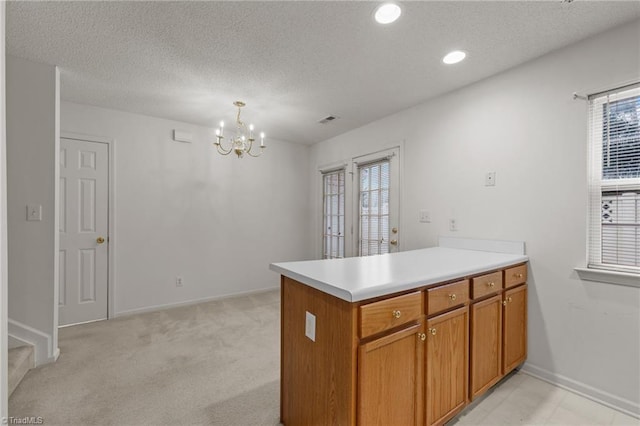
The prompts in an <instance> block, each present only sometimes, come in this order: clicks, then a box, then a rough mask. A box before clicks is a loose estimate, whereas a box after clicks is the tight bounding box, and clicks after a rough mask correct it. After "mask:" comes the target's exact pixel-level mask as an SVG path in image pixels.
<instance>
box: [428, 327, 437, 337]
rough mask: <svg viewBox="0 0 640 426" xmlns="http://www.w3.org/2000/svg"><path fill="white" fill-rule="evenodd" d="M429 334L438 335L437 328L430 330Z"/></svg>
mask: <svg viewBox="0 0 640 426" xmlns="http://www.w3.org/2000/svg"><path fill="white" fill-rule="evenodd" d="M429 333H431V335H432V336H435V335H436V329H435V328H430V329H429Z"/></svg>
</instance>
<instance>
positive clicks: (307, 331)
mask: <svg viewBox="0 0 640 426" xmlns="http://www.w3.org/2000/svg"><path fill="white" fill-rule="evenodd" d="M304 335H305V336H307V337H308V338H309V339H310V340H311V341H313V342H315V341H316V316H315V315H313V314H312V313H311V312H309V311H306V318H305V324H304Z"/></svg>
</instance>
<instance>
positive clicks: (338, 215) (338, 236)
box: [322, 170, 345, 259]
mask: <svg viewBox="0 0 640 426" xmlns="http://www.w3.org/2000/svg"><path fill="white" fill-rule="evenodd" d="M322 180H323V182H322V188H323V191H324V193H323V197H322V199H323V200H324V202H323V204H324V205H323V208H322V212H323V213H322V215H323V221H322V223H323V227H322V232H323V236H322V256H323V258H325V259H332V258H336V257H344V204H345V202H344V192H345V187H344V170H337V171H334V172H329V173H325V174H323V176H322Z"/></svg>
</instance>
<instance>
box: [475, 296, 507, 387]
mask: <svg viewBox="0 0 640 426" xmlns="http://www.w3.org/2000/svg"><path fill="white" fill-rule="evenodd" d="M470 370H471V371H470V376H471V380H470V397H471V399H474V398H475V397H477V396H479V395H481V394H482V393H484V392H485V391H486V390H487V389H489V388H490V387H491V386H493V385H494V384H496V383H497V382H498V381H499V380H500V378H501V377H502V297H501V295H500V294H498V295H495V296H493V297H490V298H488V299H485V300H483V301H481V302H476V303H474V304H472V305H471V366H470Z"/></svg>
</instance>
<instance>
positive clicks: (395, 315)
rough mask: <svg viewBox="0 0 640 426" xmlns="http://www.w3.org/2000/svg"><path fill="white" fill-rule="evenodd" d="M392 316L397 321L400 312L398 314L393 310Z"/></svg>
mask: <svg viewBox="0 0 640 426" xmlns="http://www.w3.org/2000/svg"><path fill="white" fill-rule="evenodd" d="M392 315H393V317H394V318H395V319H398V318H400V315H402V312H400V311H398V310H395V311H393V313H392Z"/></svg>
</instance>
